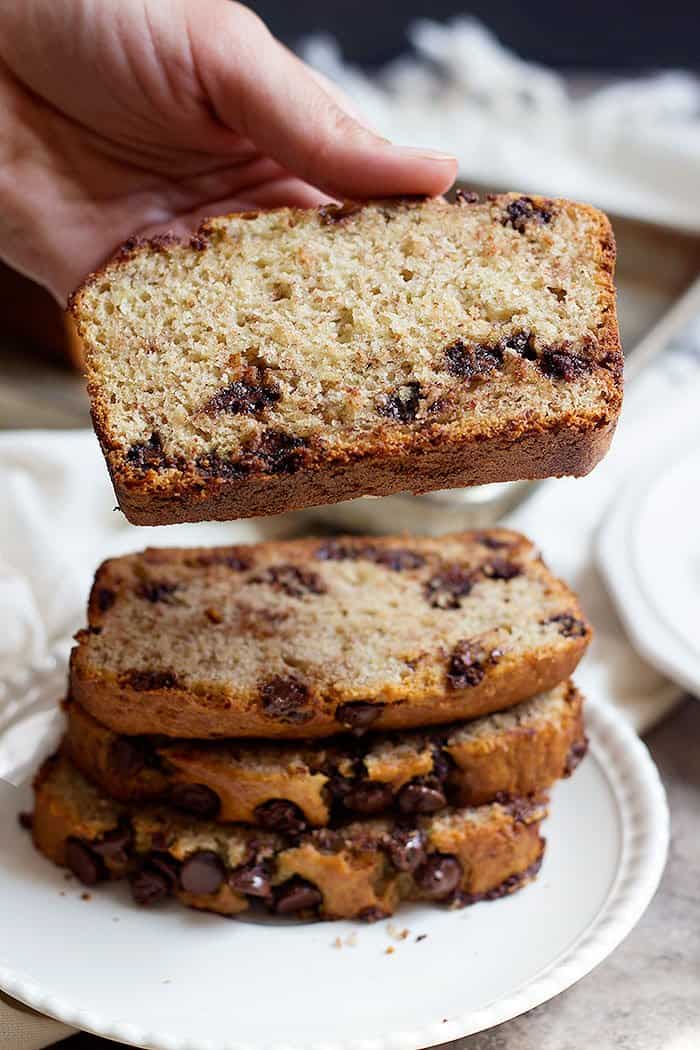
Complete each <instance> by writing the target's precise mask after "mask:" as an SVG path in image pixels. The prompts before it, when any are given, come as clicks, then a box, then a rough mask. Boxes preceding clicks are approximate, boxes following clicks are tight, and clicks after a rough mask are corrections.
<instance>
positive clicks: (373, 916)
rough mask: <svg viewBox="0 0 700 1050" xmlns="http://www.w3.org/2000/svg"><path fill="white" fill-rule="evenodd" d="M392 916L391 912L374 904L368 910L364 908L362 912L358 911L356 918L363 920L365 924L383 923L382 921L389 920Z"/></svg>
mask: <svg viewBox="0 0 700 1050" xmlns="http://www.w3.org/2000/svg"><path fill="white" fill-rule="evenodd" d="M390 915H391V912H390V911H386V909H385V908H380V907H378V905H376V904H372V905H370V906H369V907H368V908H362V910H361V911H358V913H357V915H356V916H355V918H357V919H361V920H362V921H363V922H381V920H382V919H388V918H389V917H390Z"/></svg>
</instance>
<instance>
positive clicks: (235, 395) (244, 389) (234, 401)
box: [203, 370, 282, 416]
mask: <svg viewBox="0 0 700 1050" xmlns="http://www.w3.org/2000/svg"><path fill="white" fill-rule="evenodd" d="M257 371H258V372H259V370H257ZM281 396H282V395H281V394H280V391H279V389H278V388H277V387H276V386H274V385H272V384H270V383H265V382H264V381H259V382H255V381H253V382H250V381H248V380H246V379H237V380H236V382H235V383H230V384H229V386H225V387H223V389H221V390H219V391H218V392H217V393H216V394H214V395H213V397H210V398H209V400H208V401H207V403H206V404H205V405H204V408H203V411H204V412H206V413H207V414H208V415H211V416H213V415H216V414H217V413H219V412H225V413H226V414H227V415H230V416H260V414H261V413H262V412H264V411H265V409H266V408H269V406H270V405H274V404H275V403H276V402H277V401H279V399H280V397H281Z"/></svg>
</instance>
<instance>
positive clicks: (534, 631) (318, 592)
mask: <svg viewBox="0 0 700 1050" xmlns="http://www.w3.org/2000/svg"><path fill="white" fill-rule="evenodd" d="M88 614H89V615H88V618H89V627H88V628H87V629H86V630H83V631H81V632H79V634H78V635H77V642H78V644H77V647H76V648H75V649H74V650H73V653H72V658H71V694H72V696H73V698H74V699H75V700H76V701H77V702H78V703H79V704H81V706H82V707H84V708H85V709H86V710H87V711H89V712H90V714H92V715H93V716H94V717H95V718H96V719H97V720H98V721H100V722H102V723H103V725H106V726H108V727H109V728H110V729H113V730H115V732H118V733H124V734H127V735H140V734H146V735H151V734H165V735H167V736H177V737H194V738H200V739H203V738H213V737H219V738H223V737H248V736H255V737H266V738H273V737H287V738H296V739H304V738H309V737H319V736H331V735H333V734H336V733H339V732H342V731H343V730H348V729H350V730H357V731H360V730H363V729H368V728H370V729H372V730H380V729H400V728H411V727H416V726H424V725H431V724H440V723H443V724H444V723H448V722H452V721H455V720H457V719H465V718H472V717H476V716H478V715H482V714H486V713H488V712H491V711H496V710H501V709H503V708H507V707H510V706H511V705H513V704H516V703H518V702H519V701H521V700H524V699H528V698H530V697H532V696H535V695H536V694H537V693H540V692H544V691H546V690H547V689H551V688H553V687H554V686H555V685H557V684H558V683H559V682H561V681H563V680H564V679H565V678H567V677H568V676H569V675H570V674H571V672H572V671H573V669H574V667H575V666H576V664H577V663H578V661H579V659H580V657H581V655H582V654H583V652H584V650H585V648H586V645H587V644H588V641H589V639H590V628H589V627H588V625H587V624H586V622H585V619H584V617H583V614H582V612H581V609H580V608H579V605H578V602H577V600H576V597H575V596H574V594H573V593H572V592H571V591H570V590H569V589H568V588H567V587H566V586H565V585H564V584H563V583H561V582H560V581H559V580H557V579H555V577H554V576H552V574H551V573H550V572H549V571H548V569H547V568H546V567H545V566H544V564H543V563H542V561H541V559H540V557H539V555H538V553H537V551H536V550H535V548H534V546H533V545H532V543H530V542H529V540H527V539H525V537H523V536H521V535H519V534H518V533H515V532H510V531H508V530H504V529H494V530H490V531H487V532H484V531H482V532H472V533H462V534H456V535H452V536H443V537H439V538H416V537H413V538H408V537H405V536H404V537H400V538H382V539H376V540H375V539H373V540H371V541H369V540H367V539H361V538H339V539H334V540H318V539H311V540H292V541H287V542H279V543H265V544H260V545H256V546H250V547H223V548H214V549H202V548H198V549H180V550H164V549H153V550H146V551H144V552H143V553H141V554H133V555H127V556H125V557H121V558H115V559H113V560H111V561H107V562H105V563H104V564H103V565H102V566H101V568H100V569H99V570H98V572H97V576H96V579H95V583H94V585H93V588H92V592H91V596H90V602H89V610H88Z"/></svg>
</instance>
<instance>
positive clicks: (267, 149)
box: [188, 0, 457, 198]
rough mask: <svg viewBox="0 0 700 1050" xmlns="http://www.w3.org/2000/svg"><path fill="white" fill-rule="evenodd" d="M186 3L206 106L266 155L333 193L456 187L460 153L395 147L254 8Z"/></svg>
mask: <svg viewBox="0 0 700 1050" xmlns="http://www.w3.org/2000/svg"><path fill="white" fill-rule="evenodd" d="M190 3H191V17H190V18H188V23H189V27H190V40H191V44H192V53H193V58H194V61H195V63H196V67H197V70H198V73H199V76H200V79H201V81H202V83H203V84H204V86H205V89H206V91H207V93H208V96H209V100H210V103H211V105H212V106H213V107H214V110H215V112H216V114H217V116H218V117H219V119H220V120H221V122H222V123H223V124H225V125H226V126H227V127H229V128H231V129H232V130H235V131H236V132H238V133H239V134H241V135H244V136H246V137H247V138H249V139H250V140H251V141H252V142H253V143H254V144H255V146H256V147H257V148H258V149H259V150H260V151H261V152H262V153H265V154H267V155H268V156H270V157H273V158H274V159H275V160H276V161H278V163H280V164H282V165H283V166H284V167H285V168H287V169H288V170H289V171H291V172H293V173H294V174H295V175H298V176H299V177H300V178H302V179H304V180H305V181H306V182H309V183H311V184H312V185H314V186H318V187H319V188H320V189H322V190H325V191H326V192H327V193H330V194H332V195H333V196H336V197H358V198H366V197H386V196H399V195H402V194H427V195H430V196H432V195H437V194H439V193H443V192H444V191H445V190H446V189H448V188H449V186H450V185H451V184H452V182H453V181H454V178H455V175H456V169H457V162H456V161H455V159H454V157H450V156H448V155H446V154H443V153H436V152H433V151H431V150H421V149H414V148H410V147H399V146H393V145H392V144H391V143H389V142H387V140H386V139H383V138H381V137H380V136H379V135H377V134H376V133H375V132H373V131H371V130H369V129H368V128H366V127H365V126H364V125H363V124H361V123H360V122H359V121H358V120H357V119H356V118H355V117H353V116H351V115H350V114H349V113H348V112H347V111H346V110H345V109H344V108H343V107H342V106H341V105H339V104H338V102H337V101H336V100H335V98H334V97H332V96H331V93H330V92H329V91H328V90H326V88H325V86H324V84H323V82H322V81H321V80H320V79H319V78H318V77H317V76H316V75H315V74H313V73H312V71H311V70H310V69H309V68H308V67H307V66H306V65H305V64H304V63H303V62H302V61H301V60H300V59H298V58H297V57H296V56H295V55H293V54H292V53H291V52H290V51H288V50H287V49H286V48H285V47H283V45H282V44H280V43H279V41H278V40H276V39H275V38H274V37H273V36H272V35H271V33H270V32H269V31H268V30H267V28H266V26H265V25H264V23H263V22H262V21H261V20H260V19H259V18H258V17H257V15H255V14H254V13H253V12H252V11H250V10H249V9H248V8H246V7H243V6H242V5H240V4H235V3H230V2H226V3H223V2H222V0H210V2H209V3H208V4H206V5H203V4H201V3H199V2H196V0H190ZM203 16H204V17H203ZM334 94H335V92H334ZM336 97H337V96H336Z"/></svg>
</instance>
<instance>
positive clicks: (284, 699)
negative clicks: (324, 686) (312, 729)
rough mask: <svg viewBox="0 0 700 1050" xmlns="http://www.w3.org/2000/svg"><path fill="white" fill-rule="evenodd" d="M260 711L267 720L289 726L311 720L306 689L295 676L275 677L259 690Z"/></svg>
mask: <svg viewBox="0 0 700 1050" xmlns="http://www.w3.org/2000/svg"><path fill="white" fill-rule="evenodd" d="M260 695H261V698H262V710H263V713H264V714H266V715H267V716H268V718H274V719H275V720H276V721H278V722H287V723H289V724H290V725H299V724H303V723H304V722H308V721H309V720H310V719H311V718H313V716H314V713H313V710H312V709H311V708H310V707H308V706H307V704H308V699H309V690H308V687H307V686H306V685H305V684H304V683H303V682H302V681H301V679H299V678H297V677H296V676H295V675H289V676H287V677H286V678H285V677H283V676H282V675H275V677H274V678H271V679H270V681H269V682H266V683H265V685H264V686H263V687H262V689H261V690H260Z"/></svg>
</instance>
